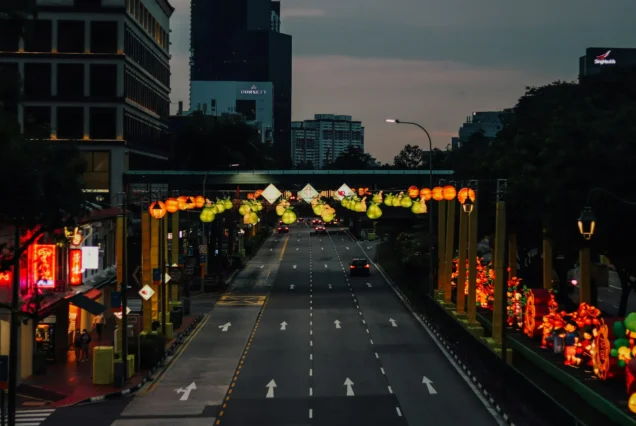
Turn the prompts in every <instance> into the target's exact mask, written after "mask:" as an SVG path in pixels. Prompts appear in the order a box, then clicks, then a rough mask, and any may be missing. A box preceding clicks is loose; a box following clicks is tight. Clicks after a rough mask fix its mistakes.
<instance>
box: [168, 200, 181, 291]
mask: <svg viewBox="0 0 636 426" xmlns="http://www.w3.org/2000/svg"><path fill="white" fill-rule="evenodd" d="M178 264H179V211H178V210H177V211H176V212H174V213H172V265H178ZM172 265H170V266H172ZM181 279H183V278H181ZM179 285H180V283H177V284H172V285H170V290H171V291H170V293H171V294H170V299H171V300H173V301H177V300H179Z"/></svg>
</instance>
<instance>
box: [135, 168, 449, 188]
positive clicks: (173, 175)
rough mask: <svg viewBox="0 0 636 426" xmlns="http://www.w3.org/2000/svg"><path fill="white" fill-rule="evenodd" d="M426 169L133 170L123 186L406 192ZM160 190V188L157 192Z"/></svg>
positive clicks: (422, 180)
mask: <svg viewBox="0 0 636 426" xmlns="http://www.w3.org/2000/svg"><path fill="white" fill-rule="evenodd" d="M453 173H454V172H453V171H452V170H433V182H435V183H437V182H438V181H439V180H440V179H447V180H448V179H452V177H453ZM428 179H429V171H428V170H385V169H374V170H210V171H205V170H199V171H172V170H163V171H162V170H136V171H129V172H125V173H124V183H126V184H129V185H130V186H131V187H132V188H133V189H137V190H141V189H143V188H144V187H146V186H147V185H152V186H153V189H155V188H156V189H159V190H171V191H172V190H179V191H194V192H200V191H201V189H202V188H203V186H204V185H205V188H206V190H209V191H236V190H237V189H238V188H237V187H240V189H241V190H256V189H264V188H265V187H266V186H267V185H269V184H270V183H272V184H274V185H275V186H276V187H277V188H279V189H280V190H288V191H299V190H301V189H302V188H303V187H304V186H305V185H306V184H308V183H309V184H311V185H312V186H313V187H314V188H315V189H317V190H319V191H324V190H335V189H338V188H339V187H340V186H341V185H342V184H343V183H346V184H347V185H348V186H349V187H351V188H359V187H365V188H371V189H372V190H386V191H388V190H392V191H397V190H405V189H406V188H408V187H409V186H411V185H416V186H428ZM160 188H161V189H160Z"/></svg>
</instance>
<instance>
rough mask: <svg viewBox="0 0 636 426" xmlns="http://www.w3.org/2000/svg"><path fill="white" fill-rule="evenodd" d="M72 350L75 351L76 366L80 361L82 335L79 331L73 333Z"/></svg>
mask: <svg viewBox="0 0 636 426" xmlns="http://www.w3.org/2000/svg"><path fill="white" fill-rule="evenodd" d="M73 349H75V362H76V363H77V364H79V363H80V361H81V360H82V335H81V333H80V332H79V330H76V331H75V340H74V341H73Z"/></svg>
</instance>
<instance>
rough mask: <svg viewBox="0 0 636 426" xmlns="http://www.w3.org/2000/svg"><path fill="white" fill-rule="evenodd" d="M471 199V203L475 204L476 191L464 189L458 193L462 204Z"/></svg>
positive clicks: (458, 198)
mask: <svg viewBox="0 0 636 426" xmlns="http://www.w3.org/2000/svg"><path fill="white" fill-rule="evenodd" d="M469 198H470V201H472V202H473V203H474V202H475V191H474V190H472V189H470V188H462V189H460V190H459V192H457V201H459V203H460V204H464V203H465V202H466V200H467V199H469Z"/></svg>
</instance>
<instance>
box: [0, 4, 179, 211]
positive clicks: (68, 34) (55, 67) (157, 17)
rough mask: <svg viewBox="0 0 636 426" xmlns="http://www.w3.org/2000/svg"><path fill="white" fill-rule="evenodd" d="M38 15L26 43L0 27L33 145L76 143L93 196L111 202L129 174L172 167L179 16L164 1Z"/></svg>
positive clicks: (0, 53) (42, 10) (3, 56)
mask: <svg viewBox="0 0 636 426" xmlns="http://www.w3.org/2000/svg"><path fill="white" fill-rule="evenodd" d="M37 6H38V14H37V19H36V20H34V21H33V22H31V24H32V25H29V27H30V28H29V29H28V30H27V32H26V36H25V37H22V36H21V32H20V27H19V24H18V23H15V22H11V21H6V20H5V21H2V20H0V67H3V68H6V69H10V70H14V71H17V72H19V75H20V76H21V77H22V81H23V93H24V96H23V99H22V101H21V102H20V103H19V105H17V111H15V113H16V114H17V116H18V120H19V122H20V125H21V127H22V129H23V131H24V133H25V135H26V136H27V137H39V138H41V137H44V138H50V139H51V140H56V141H57V142H64V141H80V144H79V146H80V149H81V150H82V155H83V156H84V159H85V160H86V162H87V166H88V171H87V173H86V175H85V182H86V185H87V191H89V192H91V193H95V194H96V196H98V197H100V198H99V199H100V200H102V199H103V200H104V201H106V202H114V198H115V197H116V196H117V193H119V192H121V191H122V190H123V180H122V179H123V175H122V174H123V172H124V171H126V170H128V169H129V167H130V168H150V167H156V166H158V164H161V163H162V162H163V161H165V160H167V152H168V145H167V143H166V141H165V139H164V134H165V130H166V128H167V126H166V121H165V119H166V118H167V117H168V114H169V103H170V67H169V60H170V53H169V46H170V41H169V33H170V25H169V22H170V16H171V15H172V13H173V11H174V9H173V8H172V6H171V5H170V3H169V2H168V0H90V1H83V0H37ZM42 129H46V130H45V134H42ZM34 132H37V134H35V133H34Z"/></svg>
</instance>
